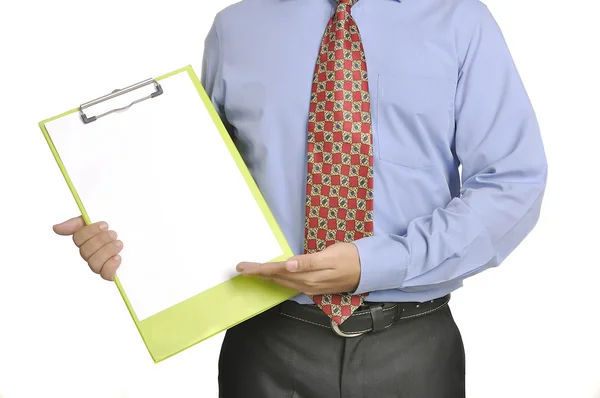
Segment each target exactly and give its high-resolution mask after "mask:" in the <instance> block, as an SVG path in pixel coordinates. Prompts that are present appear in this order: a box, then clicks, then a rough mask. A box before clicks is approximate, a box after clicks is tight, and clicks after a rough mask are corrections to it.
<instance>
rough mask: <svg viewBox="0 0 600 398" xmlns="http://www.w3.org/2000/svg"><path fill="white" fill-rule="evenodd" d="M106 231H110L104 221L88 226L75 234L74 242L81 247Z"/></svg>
mask: <svg viewBox="0 0 600 398" xmlns="http://www.w3.org/2000/svg"><path fill="white" fill-rule="evenodd" d="M106 230H108V224H107V223H105V222H104V221H101V222H97V223H94V224H90V225H87V226H85V227H83V228H81V229H80V230H78V231H77V232H75V233H74V234H73V242H75V244H76V245H77V246H78V247H81V246H82V245H83V244H84V243H85V242H87V241H88V240H90V239H91V238H93V237H94V236H96V235H99V234H100V233H101V232H103V231H106Z"/></svg>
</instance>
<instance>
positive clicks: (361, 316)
mask: <svg viewBox="0 0 600 398" xmlns="http://www.w3.org/2000/svg"><path fill="white" fill-rule="evenodd" d="M449 301H450V295H449V294H448V295H446V296H444V297H440V298H437V299H434V300H430V301H426V302H424V303H416V302H408V303H372V302H367V303H365V304H364V305H362V306H361V307H359V308H358V309H357V310H356V311H355V312H354V313H353V314H352V316H351V317H350V318H348V319H346V320H345V321H344V322H343V323H342V324H341V325H338V324H336V323H335V322H333V321H332V320H331V319H330V318H329V317H328V316H327V315H326V314H325V313H324V312H323V311H321V309H320V308H319V307H317V306H316V305H305V304H298V303H297V302H295V301H285V302H283V303H281V304H280V305H278V306H277V307H275V310H276V311H279V313H280V314H281V315H283V316H286V317H288V318H293V319H296V320H298V321H302V322H307V323H311V324H313V325H316V326H321V327H325V328H327V329H331V330H333V332H334V333H335V334H337V335H338V336H342V337H356V336H360V335H362V334H365V333H368V332H378V331H380V330H384V329H387V328H389V327H390V326H392V325H393V324H394V323H396V322H398V321H400V320H404V319H411V318H416V317H419V316H423V315H427V314H429V313H432V312H434V311H437V310H438V309H440V308H443V307H444V306H445V305H446V304H448V302H449Z"/></svg>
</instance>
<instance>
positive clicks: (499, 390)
mask: <svg viewBox="0 0 600 398" xmlns="http://www.w3.org/2000/svg"><path fill="white" fill-rule="evenodd" d="M363 1H384V0H363ZM411 1H426V0H411ZM230 3H232V1H230V0H221V1H216V0H213V1H202V2H201V1H184V0H170V1H168V2H167V1H165V2H152V1H125V0H103V1H101V2H100V1H98V2H92V1H81V0H77V1H75V0H72V1H69V0H53V1H42V0H37V1H7V0H1V2H0V105H1V106H0V397H1V398H34V397H36V398H37V397H42V396H43V397H52V398H54V397H57V398H58V397H60V398H63V397H64V398H71V397H73V398H81V397H85V398H96V397H98V398H100V397H101V398H154V397H165V396H168V397H181V398H184V397H203V398H204V397H216V396H217V389H216V380H217V379H216V378H217V368H216V365H217V358H218V352H219V348H220V342H221V336H218V337H214V338H212V339H211V340H209V341H207V342H205V343H203V344H200V345H198V346H196V347H194V348H193V349H190V350H188V351H187V352H185V353H182V354H180V355H178V356H176V357H174V358H172V360H170V361H167V362H164V363H162V364H159V365H153V364H152V363H151V362H150V360H149V357H148V354H147V353H146V351H145V348H144V347H143V345H142V343H141V340H140V338H139V335H138V334H137V331H136V330H135V328H134V327H133V324H132V322H131V320H130V318H129V315H128V313H127V312H126V310H125V307H124V305H123V303H122V301H121V298H120V296H119V295H118V293H117V290H116V288H115V286H114V285H112V284H111V283H107V282H104V281H102V280H100V279H99V278H98V277H97V276H96V275H94V274H92V273H91V272H90V271H89V270H88V268H87V266H86V265H85V264H84V263H82V261H81V260H80V259H79V257H78V253H77V250H75V248H74V246H73V245H72V243H71V242H70V240H69V238H61V237H58V236H55V235H53V233H52V230H51V226H52V225H53V224H54V223H56V222H58V221H61V220H63V219H66V218H69V217H71V216H74V215H77V208H76V206H75V203H74V201H73V199H72V196H71V195H70V193H69V191H68V190H67V189H66V185H65V183H64V180H63V179H62V176H61V175H60V173H59V171H58V168H57V167H56V164H55V162H54V160H53V158H52V156H51V154H50V151H49V150H48V146H47V144H46V142H45V141H44V139H43V136H42V134H41V132H40V131H39V129H38V127H37V122H38V121H40V120H42V119H45V118H47V117H49V116H53V115H55V114H57V113H60V112H63V111H65V110H67V109H71V108H73V107H75V106H77V105H78V104H79V103H80V102H84V101H87V100H89V99H92V98H96V97H97V96H100V95H102V94H104V93H106V92H107V91H110V90H112V89H114V88H118V87H123V86H126V85H129V84H131V83H133V82H137V81H139V80H142V79H145V78H147V77H151V76H157V75H159V74H162V73H165V72H167V71H171V70H174V69H177V68H179V67H181V66H184V65H187V64H192V65H193V66H194V67H195V69H196V70H197V71H198V72H199V71H200V66H201V59H202V46H203V40H204V37H205V35H206V33H207V31H208V29H209V27H210V24H211V22H212V19H213V16H214V15H215V13H216V12H217V11H218V10H220V9H221V8H223V7H225V6H227V5H229V4H230ZM486 3H487V4H488V6H489V7H490V9H491V11H492V13H493V14H494V16H495V17H496V19H497V20H498V22H499V23H500V25H501V27H502V29H503V31H504V33H505V36H506V39H507V41H508V43H509V46H510V48H511V50H512V53H513V56H514V58H515V60H516V62H517V65H518V67H519V70H520V72H521V75H522V77H523V79H524V81H525V83H526V86H527V89H528V91H529V93H530V96H531V99H532V101H533V103H534V106H535V108H536V111H537V113H538V116H539V121H540V125H541V127H542V130H543V137H544V141H545V145H546V150H547V154H548V159H549V163H550V178H549V182H548V189H547V193H546V199H545V202H544V206H543V210H542V217H541V220H540V222H539V224H538V226H537V227H536V229H535V230H534V232H533V233H532V234H531V235H530V236H529V237H528V238H527V239H526V241H525V242H524V243H523V244H522V245H521V246H520V247H519V248H518V249H517V250H516V251H515V252H514V253H513V254H512V255H511V256H510V258H509V259H508V260H507V261H506V262H505V263H504V264H503V265H502V266H501V267H500V268H498V269H495V270H491V271H487V272H485V273H483V274H481V275H478V276H476V277H474V278H473V279H472V280H469V281H468V283H467V284H466V286H465V287H464V288H463V289H461V290H460V291H458V292H457V293H456V294H455V295H454V298H453V301H452V303H453V306H452V308H453V311H454V314H455V317H456V319H457V322H458V324H459V326H460V328H461V330H462V333H463V337H464V340H465V345H466V351H467V372H468V373H467V383H468V394H467V396H468V397H469V398H496V397H497V398H505V397H511V398H521V397H522V398H530V397H544V398H550V397H557V398H559V397H560V398H565V397H568V398H597V397H600V324H599V322H598V319H599V318H600V310H599V309H598V301H599V296H598V293H596V292H597V290H598V289H597V283H598V279H599V278H600V271H599V268H600V257H599V256H598V254H597V253H598V251H597V248H598V242H597V240H598V237H600V233H599V232H598V226H599V225H600V217H599V213H598V210H597V208H598V201H599V200H600V197H599V196H598V194H597V192H598V190H597V188H598V182H599V177H598V174H597V172H598V154H597V151H598V147H599V146H598V143H599V141H598V135H599V134H600V128H599V123H598V121H597V115H598V114H599V113H600V79H599V71H600V57H598V55H599V54H600V47H599V46H598V41H597V39H595V38H597V37H600V24H599V23H598V20H597V15H598V13H597V8H596V7H594V6H595V5H596V4H595V2H593V1H592V0H571V1H568V2H566V1H542V0H518V1H517V0H502V1H500V0H493V1H492V0H488V1H487V2H486ZM595 9H596V10H595ZM323 398H328V397H323Z"/></svg>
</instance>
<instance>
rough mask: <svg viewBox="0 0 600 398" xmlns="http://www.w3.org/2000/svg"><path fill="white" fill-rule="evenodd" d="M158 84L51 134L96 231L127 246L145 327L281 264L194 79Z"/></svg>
mask: <svg viewBox="0 0 600 398" xmlns="http://www.w3.org/2000/svg"><path fill="white" fill-rule="evenodd" d="M160 84H161V86H162V87H163V90H164V93H163V94H162V95H160V96H158V97H156V98H153V99H148V100H145V101H143V102H140V103H137V104H135V105H133V106H132V107H131V108H129V109H127V110H126V111H122V112H118V113H112V114H110V115H107V116H105V117H102V118H100V119H98V120H96V121H94V122H92V123H90V124H87V125H85V124H83V122H82V121H81V119H80V116H79V114H78V113H74V114H71V115H68V116H65V117H62V118H59V119H57V120H55V121H52V122H50V123H48V124H46V128H47V130H48V133H49V135H50V137H51V138H52V141H53V143H54V145H55V146H56V149H57V151H58V154H59V156H60V157H61V159H62V161H63V163H64V165H65V168H66V170H67V172H68V174H69V176H70V178H71V180H72V182H73V185H74V186H75V189H76V190H77V192H78V194H79V196H80V198H81V201H82V203H83V205H84V207H85V209H86V211H87V213H88V215H89V217H90V219H91V221H92V222H97V221H101V220H104V221H106V222H108V224H109V226H110V228H111V229H113V230H115V231H116V232H117V233H118V235H119V239H121V240H122V241H123V242H124V248H123V251H122V252H121V255H122V258H123V260H122V263H121V267H120V269H119V271H118V273H117V275H118V277H119V279H120V281H121V283H122V286H123V288H124V290H125V292H126V294H127V297H128V298H129V300H130V303H131V305H132V307H133V309H134V311H135V313H136V315H137V317H138V319H139V320H143V319H145V318H147V317H149V316H151V315H153V314H156V313H158V312H160V311H162V310H164V309H166V308H168V307H170V306H172V305H174V304H177V303H179V302H182V301H184V300H186V299H188V298H190V297H192V296H195V295H196V294H199V293H201V292H203V291H205V290H207V289H210V288H211V287H213V286H216V285H218V284H220V283H222V282H225V281H226V280H228V279H230V278H232V277H234V276H236V275H237V273H236V271H235V266H236V265H237V263H239V262H240V261H258V262H266V261H270V260H272V259H274V258H276V257H279V256H281V255H282V254H283V251H282V249H281V247H280V246H279V244H278V242H277V240H276V238H275V236H274V234H273V232H272V231H271V229H270V227H269V225H268V224H267V221H266V220H265V218H264V216H263V213H262V212H261V210H260V208H259V206H258V204H257V202H256V200H255V199H254V197H253V195H252V193H251V192H250V190H249V188H248V186H247V184H246V182H245V181H244V179H243V177H242V175H241V173H240V171H239V169H238V168H237V166H236V164H235V163H234V160H233V158H232V156H231V154H230V153H229V151H228V150H227V147H226V146H225V143H224V142H223V140H222V138H221V136H220V134H219V132H218V130H217V128H216V126H215V125H214V123H213V121H212V119H211V117H210V115H209V113H208V111H207V110H206V108H205V106H204V104H203V102H202V100H201V98H200V96H199V95H198V92H197V91H196V88H195V87H194V85H193V82H192V80H191V78H190V77H189V75H188V74H187V73H185V72H183V73H178V74H176V75H174V76H171V77H169V78H166V79H163V80H161V81H160ZM153 89H154V88H153V86H148V87H144V88H143V89H139V90H135V91H133V92H132V93H128V94H126V95H123V96H121V97H117V98H119V100H118V101H119V102H115V101H117V99H113V100H110V101H109V102H108V103H104V104H103V105H98V109H96V108H97V107H94V108H93V109H90V110H89V113H90V115H93V114H99V113H101V112H103V111H104V109H107V108H106V107H107V106H108V107H111V108H112V107H120V106H123V105H124V104H126V103H128V102H131V100H132V99H136V97H137V98H140V97H143V96H145V95H147V94H148V93H149V92H152V91H153ZM109 103H110V104H109ZM101 107H102V108H104V109H100V110H99V108H101Z"/></svg>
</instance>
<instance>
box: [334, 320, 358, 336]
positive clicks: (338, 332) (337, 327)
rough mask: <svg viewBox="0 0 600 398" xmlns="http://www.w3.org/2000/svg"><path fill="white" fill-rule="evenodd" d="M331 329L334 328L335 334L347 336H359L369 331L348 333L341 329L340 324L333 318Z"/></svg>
mask: <svg viewBox="0 0 600 398" xmlns="http://www.w3.org/2000/svg"><path fill="white" fill-rule="evenodd" d="M331 329H333V332H334V333H335V334H337V335H338V336H340V337H346V338H350V337H358V336H362V335H363V334H365V333H367V331H364V332H356V333H346V332H344V331H343V330H342V329H340V326H339V325H338V324H337V323H335V321H334V320H333V319H332V320H331Z"/></svg>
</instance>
